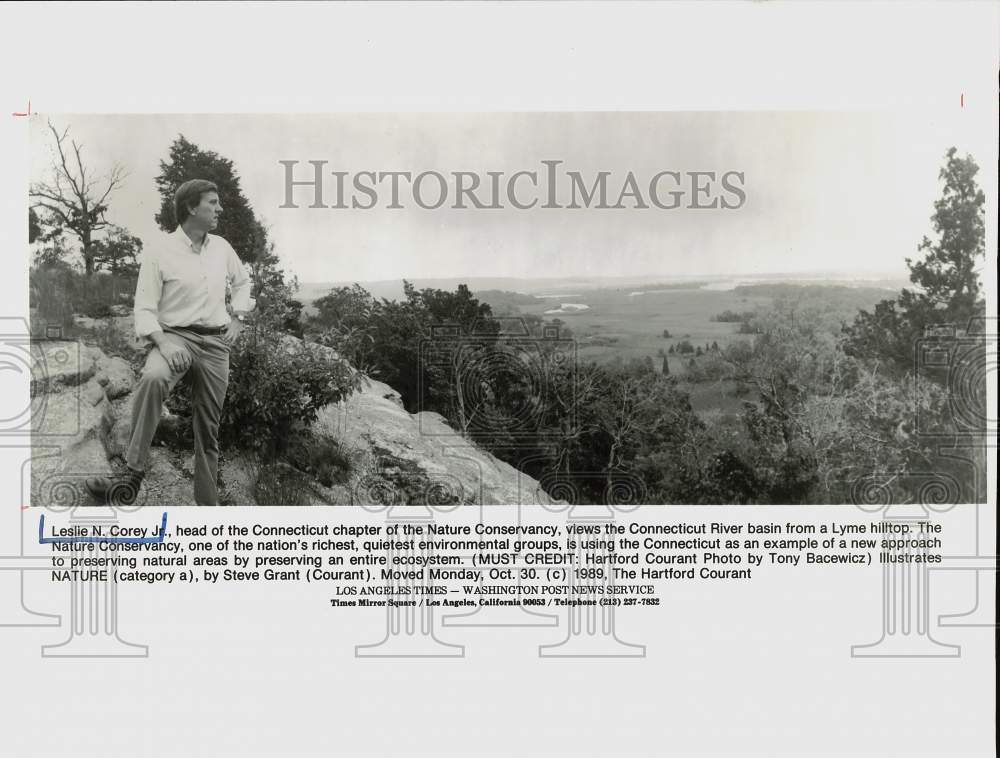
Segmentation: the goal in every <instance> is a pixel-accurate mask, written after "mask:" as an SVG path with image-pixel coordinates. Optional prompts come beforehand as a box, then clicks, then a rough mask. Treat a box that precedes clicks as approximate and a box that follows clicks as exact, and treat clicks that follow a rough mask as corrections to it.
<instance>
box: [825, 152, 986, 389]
mask: <svg viewBox="0 0 1000 758" xmlns="http://www.w3.org/2000/svg"><path fill="white" fill-rule="evenodd" d="M956 154H957V150H956V149H955V148H951V149H949V150H948V153H947V155H946V162H945V166H944V168H942V169H941V172H940V174H939V178H940V179H941V180H942V181H943V182H944V190H943V191H942V194H941V197H940V199H938V200H937V201H936V202H935V203H934V214H933V215H932V216H931V225H932V227H933V229H934V231H935V233H936V234H937V236H938V239H937V240H936V241H933V240H930V239H928V238H927V237H924V239H923V241H922V242H921V243H920V245H919V248H918V249H919V250H920V251H921V252H923V253H925V257H924V259H923V260H921V261H917V262H916V263H914V262H913V261H912V260H911V259H909V258H907V260H906V264H907V267H908V268H909V269H910V281H911V282H913V283H914V284H915V285H917V289H904V290H903V291H902V292H901V293H900V295H899V297H898V298H896V299H895V300H883V301H882V302H880V303H878V304H877V305H876V306H875V310H874V311H873V312H871V313H869V312H868V311H861V313H859V314H858V316H857V317H856V318H855V320H854V323H853V324H851V325H850V326H849V327H847V329H846V332H847V337H848V339H847V342H846V345H845V349H846V351H847V352H848V354H850V355H853V356H856V357H859V358H871V359H889V360H890V362H891V363H893V364H894V365H895V367H896V369H897V370H899V371H904V372H905V371H908V370H912V369H913V368H914V365H913V360H914V352H913V351H914V345H915V344H916V341H917V340H918V339H920V338H921V337H923V336H924V333H925V328H926V327H928V326H932V325H934V324H952V325H954V326H956V327H958V328H959V329H965V328H966V327H967V326H968V323H969V319H970V318H972V317H974V316H979V315H983V313H984V308H985V302H984V301H983V299H982V298H981V295H980V284H979V275H978V273H977V271H976V267H977V265H978V264H979V263H980V259H981V258H983V257H984V256H985V252H986V234H985V218H984V206H985V203H986V198H985V195H984V194H983V191H982V190H981V189H979V187H978V186H977V185H976V181H975V177H976V174H977V173H978V172H979V167H978V166H977V165H976V162H975V161H974V160H973V159H972V157H971V156H966V157H965V158H958V157H956Z"/></svg>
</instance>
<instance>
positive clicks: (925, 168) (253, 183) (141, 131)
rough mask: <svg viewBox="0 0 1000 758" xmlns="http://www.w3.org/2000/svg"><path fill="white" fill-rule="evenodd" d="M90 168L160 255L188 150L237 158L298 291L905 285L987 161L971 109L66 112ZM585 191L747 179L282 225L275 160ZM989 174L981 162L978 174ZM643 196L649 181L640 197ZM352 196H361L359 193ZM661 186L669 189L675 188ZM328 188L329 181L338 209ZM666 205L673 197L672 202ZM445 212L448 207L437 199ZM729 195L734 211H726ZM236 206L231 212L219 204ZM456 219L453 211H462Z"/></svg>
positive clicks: (40, 163) (62, 120)
mask: <svg viewBox="0 0 1000 758" xmlns="http://www.w3.org/2000/svg"><path fill="white" fill-rule="evenodd" d="M52 119H53V121H54V123H55V124H57V125H58V126H59V127H60V128H62V127H65V126H69V127H70V134H71V136H72V137H73V138H74V139H75V140H77V141H78V142H79V143H81V144H82V145H83V155H84V159H85V161H86V163H87V164H88V165H89V166H90V167H91V169H93V170H97V171H106V170H107V169H108V168H110V166H111V165H112V164H113V163H114V162H119V163H121V164H123V165H124V166H125V167H126V169H127V170H128V172H129V177H128V180H127V183H126V185H125V186H124V187H123V188H122V189H121V190H119V191H118V192H117V193H116V194H115V195H114V196H113V197H112V199H111V207H110V212H109V218H110V219H111V220H112V221H114V222H115V223H117V224H120V225H122V226H125V227H127V228H128V229H129V230H131V231H132V232H133V233H134V234H137V235H139V236H140V237H141V238H143V240H144V241H146V243H147V244H149V240H152V239H153V238H154V236H155V235H157V234H160V232H159V230H158V229H157V227H156V224H155V222H154V220H153V215H154V213H155V212H156V211H157V210H158V209H159V205H160V200H159V196H158V195H157V192H156V187H155V184H154V181H153V180H154V177H155V176H156V175H157V174H158V173H159V162H160V161H161V160H163V159H165V158H166V157H167V151H168V149H169V147H170V144H171V142H172V141H173V140H174V139H175V138H176V137H177V135H178V134H183V135H184V136H185V137H187V139H189V140H190V141H192V142H194V143H195V144H197V145H198V146H199V147H201V148H203V149H206V150H214V151H216V152H218V153H220V154H222V155H224V156H225V157H227V158H230V159H231V160H232V161H233V162H234V164H235V166H236V169H237V171H238V172H239V175H240V178H241V181H242V186H243V191H244V193H245V195H246V196H247V198H248V199H249V201H250V203H251V205H252V206H253V208H254V210H255V211H256V213H257V214H258V216H260V217H261V218H262V219H263V220H264V221H265V223H266V224H267V225H269V226H270V227H271V234H272V238H273V239H274V241H275V243H276V250H277V252H278V254H279V255H280V257H281V259H282V262H283V265H284V266H285V268H286V269H287V270H289V271H291V272H292V273H295V274H297V275H298V276H299V278H300V280H301V281H305V282H310V281H343V280H358V281H367V280H380V279H399V278H403V277H406V278H429V277H453V276H454V277H461V276H470V277H471V276H516V277H558V276H580V275H587V276H604V275H628V276H644V275H648V276H650V277H664V276H680V275H684V276H693V275H699V274H712V275H718V274H730V273H732V274H755V273H773V272H799V273H812V272H834V271H835V272H856V273H858V274H876V273H879V274H881V273H885V274H897V275H901V274H904V273H905V264H904V258H906V257H907V256H913V255H915V253H916V246H917V244H918V243H919V241H920V238H921V236H922V235H924V234H927V233H929V232H930V225H929V216H930V214H931V213H932V210H933V208H932V205H933V201H934V199H935V198H936V197H938V196H939V194H940V183H939V182H938V179H937V175H938V170H939V169H940V167H941V165H942V164H943V160H944V154H945V151H946V150H947V148H948V147H949V146H951V145H955V146H956V147H958V148H959V150H960V152H961V153H962V154H964V153H965V152H970V153H972V154H973V155H974V156H976V155H980V154H985V152H980V151H984V149H985V147H984V146H982V145H977V144H975V143H974V142H973V133H972V131H971V126H970V125H969V124H968V120H965V121H963V119H962V118H961V112H960V111H959V109H957V108H956V114H955V115H954V116H953V117H952V116H949V118H948V119H943V118H941V117H940V116H938V117H935V118H930V117H929V116H927V115H926V114H911V115H909V116H902V115H891V116H890V115H884V114H861V113H726V112H715V113H522V114H503V113H484V114H385V113H381V114H340V115H300V116H290V115H289V116H285V115H280V116H279V115H275V116H255V115H228V114H227V115H218V116H204V115H198V116H178V115H165V116H145V115H138V116H132V115H130V116H93V115H87V116H84V115H53V116H52ZM32 127H33V128H32V147H31V149H32V176H33V178H35V179H38V178H43V177H44V176H45V174H46V172H47V171H48V170H49V161H50V155H49V152H50V150H51V146H52V141H51V139H50V135H49V134H48V132H47V130H46V129H45V116H36V117H34V122H33V125H32ZM551 159H555V160H562V161H564V163H563V164H562V166H561V167H560V168H561V169H564V170H575V171H580V172H582V174H583V176H584V177H587V178H588V179H592V178H593V176H595V175H596V172H597V171H601V170H603V171H610V172H611V177H609V180H608V186H609V188H612V189H611V190H610V193H609V194H610V195H611V198H612V199H611V200H610V201H609V202H611V203H613V202H614V199H615V198H616V197H617V193H618V189H619V188H620V186H621V184H622V182H623V181H624V180H625V178H626V175H627V174H628V172H629V171H632V172H634V173H635V175H636V176H637V178H639V180H640V181H639V184H640V186H643V187H645V186H646V185H648V180H649V178H650V177H651V176H652V175H653V174H656V173H658V172H660V171H681V172H684V171H715V172H718V173H719V174H722V173H724V172H726V171H740V172H742V173H743V174H744V185H743V188H744V190H745V192H746V202H745V204H744V205H743V206H742V207H741V208H740V209H738V210H688V209H677V210H660V209H657V208H650V209H647V210H642V209H631V208H629V209H614V210H568V209H566V210H551V209H550V210H545V209H539V208H535V209H533V210H528V211H519V210H516V209H513V208H509V207H508V208H505V209H502V210H475V209H468V210H457V209H453V208H450V207H447V206H446V207H443V208H440V209H438V210H423V209H421V208H419V207H417V206H416V205H415V204H414V203H413V201H412V200H410V199H409V198H410V197H411V195H409V194H408V192H409V191H408V189H405V187H407V186H408V185H405V184H404V192H403V193H402V196H403V198H404V201H403V202H404V203H405V204H406V205H407V207H406V209H404V210H390V209H386V208H385V207H384V206H385V205H386V204H388V202H389V201H388V185H387V184H384V185H383V190H382V191H381V197H380V200H379V206H378V207H377V208H375V209H372V210H350V209H336V210H335V209H314V208H308V207H305V206H306V204H307V202H308V201H307V200H306V198H307V197H311V195H309V193H307V192H302V191H301V190H299V191H298V192H299V194H297V195H296V197H297V198H300V200H299V203H300V205H301V206H302V207H300V208H299V209H281V208H280V207H279V206H280V205H281V204H282V203H283V202H284V168H283V166H282V165H281V164H279V161H280V160H298V161H302V164H300V166H299V170H300V171H301V175H302V176H303V177H306V176H309V175H311V174H310V171H311V169H310V168H309V167H308V165H307V164H305V162H306V161H309V160H325V161H328V162H329V163H328V164H327V166H326V169H327V171H334V170H338V171H347V172H351V173H355V172H359V171H410V172H412V173H413V174H417V173H419V172H421V171H427V170H434V171H437V172H439V173H441V174H449V173H450V172H453V171H473V172H476V173H477V174H479V175H481V176H482V177H483V181H484V183H485V182H486V181H487V176H486V172H488V171H503V172H505V174H506V175H510V174H512V173H513V172H515V171H519V170H536V171H539V170H542V169H543V166H542V164H541V161H542V160H551ZM981 162H982V161H981V159H980V163H981ZM643 179H645V182H643ZM348 181H350V180H349V179H348ZM664 186H665V185H664ZM334 187H335V185H334V183H333V179H332V177H331V178H330V179H329V183H328V184H327V192H326V197H325V199H326V201H327V202H328V203H332V196H331V194H330V193H331V192H333V189H334ZM665 188H666V189H669V187H666V186H665ZM428 194H429V196H430V197H431V199H433V197H434V195H435V194H436V193H430V192H429V193H428ZM730 197H731V196H730ZM222 201H223V205H225V198H223V199H222ZM449 205H450V203H449Z"/></svg>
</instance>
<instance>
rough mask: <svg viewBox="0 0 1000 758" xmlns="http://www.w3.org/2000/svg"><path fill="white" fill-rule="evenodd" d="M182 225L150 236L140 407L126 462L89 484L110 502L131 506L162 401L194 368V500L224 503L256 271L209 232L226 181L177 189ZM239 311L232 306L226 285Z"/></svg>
mask: <svg viewBox="0 0 1000 758" xmlns="http://www.w3.org/2000/svg"><path fill="white" fill-rule="evenodd" d="M174 211H175V213H176V214H177V223H178V226H177V229H176V231H174V232H173V233H171V234H165V235H163V237H162V239H160V240H157V241H156V243H154V244H151V245H148V246H147V247H146V248H145V249H144V251H143V255H142V263H141V265H140V267H139V281H138V283H137V285H136V291H135V331H136V334H137V335H138V336H139V337H140V338H141V339H143V340H144V341H146V342H147V345H148V346H149V347H150V350H149V353H148V355H147V356H146V365H145V367H144V368H143V370H142V375H141V377H140V378H139V383H138V387H137V388H136V391H135V401H134V404H133V406H132V430H131V437H130V439H129V446H128V451H127V453H126V457H125V462H126V464H127V466H128V470H127V472H126V473H124V474H120V475H116V476H111V477H93V478H89V479H87V481H86V486H87V490H88V491H89V492H90V494H91V495H93V496H94V497H96V498H97V499H99V500H101V501H102V502H105V503H109V504H111V505H131V504H132V503H134V502H135V500H136V497H137V496H138V493H139V489H140V487H141V486H142V480H143V477H144V476H145V470H146V463H147V457H148V454H149V448H150V445H151V444H152V441H153V435H154V434H155V432H156V427H157V425H158V424H159V422H160V416H161V414H162V413H163V401H164V400H165V399H166V397H167V395H168V394H169V393H170V391H171V390H172V389H173V388H174V386H175V385H176V384H177V382H178V380H179V379H180V378H181V377H182V376H184V374H185V373H188V372H190V374H191V395H192V396H191V405H192V425H193V427H194V499H195V502H196V503H197V504H198V505H218V500H219V493H218V487H217V485H216V476H217V473H218V467H219V419H220V418H221V416H222V404H223V402H224V401H225V398H226V388H227V386H228V383H229V350H230V347H231V346H232V344H233V342H234V341H235V340H236V338H237V337H239V335H240V331H241V330H242V328H243V320H244V317H245V315H246V313H247V311H249V310H250V309H251V307H252V306H251V298H250V278H249V276H248V275H247V272H246V269H245V268H244V267H243V263H242V262H241V261H240V259H239V257H238V256H237V255H236V252H235V251H234V250H233V248H232V246H231V245H230V244H229V243H228V242H226V240H224V239H223V238H222V237H218V236H216V235H214V234H209V231H211V230H213V229H215V228H216V227H217V226H218V223H219V214H221V213H222V204H221V203H220V202H219V192H218V188H217V187H216V186H215V184H213V183H212V182H209V181H205V180H204V179H192V180H191V181H188V182H185V183H184V184H182V185H181V186H180V187H178V189H177V193H176V194H175V196H174ZM227 283H228V284H229V285H230V286H231V288H232V299H231V304H232V311H233V315H232V316H230V314H229V312H228V311H227V309H226V285H227Z"/></svg>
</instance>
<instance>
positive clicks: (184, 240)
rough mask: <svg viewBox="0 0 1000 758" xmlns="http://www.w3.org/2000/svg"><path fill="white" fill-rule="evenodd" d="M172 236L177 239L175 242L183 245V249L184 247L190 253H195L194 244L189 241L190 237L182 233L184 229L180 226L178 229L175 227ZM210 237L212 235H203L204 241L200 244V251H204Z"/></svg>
mask: <svg viewBox="0 0 1000 758" xmlns="http://www.w3.org/2000/svg"><path fill="white" fill-rule="evenodd" d="M173 236H174V237H176V238H177V240H178V241H179V242H180V243H181V244H183V245H184V246H185V247H186V248H187V249H188V250H190V251H191V252H192V253H193V252H195V249H194V242H192V241H191V238H190V237H188V236H187V234H186V233H185V232H184V229H183V227H180V226H178V227H177V228H176V229H175V230H174V233H173ZM211 236H212V235H210V234H208V233H207V232H206V233H205V239H204V240H203V241H202V243H201V249H202V250H204V249H205V248H206V247H208V243H209V238H210V237H211Z"/></svg>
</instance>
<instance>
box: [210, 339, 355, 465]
mask: <svg viewBox="0 0 1000 758" xmlns="http://www.w3.org/2000/svg"><path fill="white" fill-rule="evenodd" d="M360 381H361V380H360V376H359V375H358V373H357V372H356V371H355V370H354V369H353V368H352V367H351V366H350V364H348V363H346V362H345V361H343V360H340V359H337V358H334V357H331V356H330V354H329V352H328V351H325V350H323V349H321V348H317V347H309V346H308V345H306V344H305V343H302V342H299V341H298V340H294V339H291V338H288V337H286V336H284V335H282V334H281V333H280V332H278V331H275V330H273V329H271V328H268V327H264V326H261V325H255V326H252V327H251V329H250V332H249V333H248V334H246V335H244V336H243V337H242V338H241V339H240V340H239V341H238V342H237V343H236V345H234V346H233V349H232V353H231V354H230V361H229V390H228V392H227V394H226V402H225V405H224V406H223V409H222V420H221V425H220V429H219V439H220V442H221V443H222V444H223V445H230V446H233V447H238V448H243V449H250V450H256V451H259V452H261V453H263V454H264V455H265V456H266V457H268V458H274V457H277V456H280V455H282V454H283V453H284V452H285V450H286V448H287V446H288V442H289V440H290V439H291V438H292V435H293V433H294V432H296V431H298V430H300V429H306V428H308V427H309V425H310V424H311V423H312V422H313V421H315V419H316V415H317V413H318V412H319V410H320V409H321V408H323V407H324V406H326V405H329V404H330V403H334V402H337V401H339V400H342V399H343V398H345V397H347V396H348V395H350V394H351V393H352V392H354V391H355V390H356V389H358V388H360Z"/></svg>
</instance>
